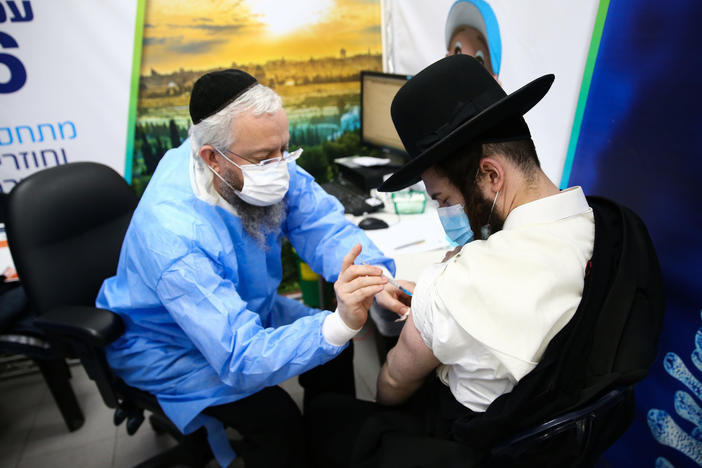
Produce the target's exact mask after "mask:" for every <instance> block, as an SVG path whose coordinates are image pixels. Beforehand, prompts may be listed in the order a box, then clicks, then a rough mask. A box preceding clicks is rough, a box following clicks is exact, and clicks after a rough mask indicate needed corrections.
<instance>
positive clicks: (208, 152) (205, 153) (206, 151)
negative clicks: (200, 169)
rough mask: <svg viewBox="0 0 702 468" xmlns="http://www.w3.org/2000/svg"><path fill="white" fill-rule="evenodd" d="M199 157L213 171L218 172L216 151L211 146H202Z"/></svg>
mask: <svg viewBox="0 0 702 468" xmlns="http://www.w3.org/2000/svg"><path fill="white" fill-rule="evenodd" d="M200 157H201V158H202V160H203V161H204V162H205V164H207V165H208V166H210V167H211V168H212V169H214V170H215V171H219V161H218V160H217V150H215V149H214V147H213V146H212V145H203V146H202V147H201V148H200Z"/></svg>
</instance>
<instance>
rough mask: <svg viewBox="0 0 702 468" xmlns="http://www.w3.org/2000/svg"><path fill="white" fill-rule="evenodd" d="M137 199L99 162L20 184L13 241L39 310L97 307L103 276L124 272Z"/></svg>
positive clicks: (11, 224)
mask: <svg viewBox="0 0 702 468" xmlns="http://www.w3.org/2000/svg"><path fill="white" fill-rule="evenodd" d="M137 201H138V200H137V197H136V194H135V193H134V191H133V190H132V188H131V187H130V186H129V184H127V182H126V181H125V180H124V179H123V178H122V177H121V176H120V175H119V174H118V173H117V172H115V171H114V170H112V169H111V168H109V167H107V166H105V165H102V164H98V163H92V162H78V163H70V164H65V165H62V166H57V167H53V168H49V169H45V170H42V171H40V172H37V173H35V174H32V175H31V176H29V177H27V178H26V179H24V180H22V181H21V182H20V183H19V184H17V185H16V186H15V188H14V189H13V190H12V191H11V192H10V195H9V197H8V200H7V237H8V243H9V245H10V250H11V252H12V255H13V259H14V261H15V266H16V268H17V272H18V274H19V276H20V278H22V282H23V284H24V286H25V288H26V290H27V293H28V295H29V297H30V298H31V300H32V302H33V305H34V307H35V308H36V310H37V312H38V313H39V314H43V313H45V312H47V311H48V310H50V309H52V308H55V307H58V306H64V305H85V306H93V305H94V304H95V299H96V297H97V292H98V291H99V289H100V286H101V284H102V282H103V280H104V279H105V278H107V277H109V276H112V275H114V274H115V272H116V271H117V263H118V260H119V253H120V249H121V246H122V241H123V239H124V234H125V232H126V230H127V227H128V225H129V221H130V219H131V216H132V213H133V211H134V209H135V208H136V205H137ZM67 277H68V279H69V280H68V281H67V280H66V278H67ZM59 279H60V280H59Z"/></svg>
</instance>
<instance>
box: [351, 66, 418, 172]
mask: <svg viewBox="0 0 702 468" xmlns="http://www.w3.org/2000/svg"><path fill="white" fill-rule="evenodd" d="M409 78H410V77H409V76H407V75H395V74H391V73H381V72H376V71H367V70H364V71H362V72H361V139H362V140H363V143H364V144H367V145H371V146H375V147H378V148H382V149H384V150H388V151H390V152H393V153H396V154H397V155H399V156H401V157H402V158H403V159H405V158H406V157H407V153H406V152H405V147H404V146H403V144H402V140H400V136H399V135H398V134H397V131H396V130H395V125H394V124H393V123H392V117H390V105H391V104H392V100H393V98H394V97H395V94H396V93H397V91H398V90H399V89H400V88H401V87H402V85H403V84H405V83H406V82H407V80H408V79H409Z"/></svg>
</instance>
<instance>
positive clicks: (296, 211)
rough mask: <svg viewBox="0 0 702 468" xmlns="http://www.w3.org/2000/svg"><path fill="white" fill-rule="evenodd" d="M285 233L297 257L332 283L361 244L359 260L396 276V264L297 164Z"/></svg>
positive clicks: (290, 193) (292, 180)
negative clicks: (353, 250) (352, 250)
mask: <svg viewBox="0 0 702 468" xmlns="http://www.w3.org/2000/svg"><path fill="white" fill-rule="evenodd" d="M287 201H288V215H287V219H286V221H285V226H284V229H285V232H286V234H287V236H288V239H289V240H290V243H291V244H292V246H293V247H294V248H295V250H296V251H297V253H298V255H299V256H300V257H301V258H302V259H303V260H304V261H305V263H307V264H308V265H309V266H310V267H311V268H312V270H314V271H315V272H316V273H318V274H320V275H322V276H323V277H324V279H326V280H327V281H329V282H333V281H336V278H337V276H338V275H339V270H340V269H341V260H342V259H343V258H344V256H345V255H346V254H347V253H348V252H349V250H351V248H352V247H353V246H354V245H356V244H358V243H360V244H361V245H362V246H363V250H362V252H361V255H360V257H359V259H360V260H362V261H365V262H368V263H370V264H371V265H379V266H380V265H382V266H385V268H387V269H388V270H389V271H390V272H391V273H392V274H393V275H394V274H395V262H394V261H393V260H392V259H390V258H388V257H386V256H385V254H383V253H382V252H381V251H380V249H378V247H376V246H375V244H373V242H372V241H371V240H370V239H369V238H368V236H366V234H365V233H364V232H363V230H362V229H360V228H359V227H358V226H356V225H355V224H353V223H352V222H350V221H349V220H347V219H346V218H345V217H344V208H343V207H342V206H341V203H339V201H338V200H337V199H336V198H334V197H332V196H331V195H329V194H328V193H327V192H325V191H324V189H323V188H322V187H320V186H319V184H317V182H315V181H314V178H313V177H312V176H311V175H310V174H308V173H307V172H306V171H305V170H304V169H302V168H301V167H299V166H298V165H297V164H292V165H291V166H290V188H289V190H288V196H287Z"/></svg>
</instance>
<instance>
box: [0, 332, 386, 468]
mask: <svg viewBox="0 0 702 468" xmlns="http://www.w3.org/2000/svg"><path fill="white" fill-rule="evenodd" d="M354 345H355V348H354V367H355V370H356V390H357V396H358V397H359V398H361V399H372V398H373V397H374V395H375V379H376V376H377V375H378V369H379V362H378V354H377V348H376V345H375V334H374V328H373V326H372V325H370V324H369V326H367V327H365V328H364V329H363V330H362V331H361V332H360V333H359V334H358V336H356V338H355V339H354ZM71 372H72V374H73V378H72V381H71V382H72V385H73V389H74V391H75V393H76V396H77V397H78V401H79V402H80V405H81V408H82V409H83V413H84V414H85V423H84V424H83V426H82V427H81V428H80V429H78V430H77V431H75V432H72V433H71V432H68V430H67V429H66V426H65V425H64V422H63V419H62V418H61V414H60V413H59V411H58V409H57V407H56V405H55V403H54V400H53V398H52V397H51V394H50V393H49V391H48V389H47V387H46V384H45V383H44V380H43V378H42V377H41V375H40V374H31V375H27V376H23V377H15V378H12V379H9V380H4V381H0V421H2V422H1V423H0V467H3V468H5V467H7V468H40V467H41V468H43V467H46V466H52V467H68V466H70V467H77V468H80V467H86V468H87V467H89V468H122V467H130V466H134V465H135V464H137V463H139V462H141V461H143V460H145V459H147V458H149V457H150V456H153V455H155V454H157V453H160V452H162V451H163V450H165V449H167V448H168V447H170V446H172V445H173V444H174V442H173V440H172V439H171V438H170V437H169V436H167V435H157V434H156V433H155V432H154V431H153V430H152V429H151V427H150V426H149V424H148V422H145V423H144V424H143V425H142V427H141V428H140V429H139V430H138V431H137V433H136V434H135V435H133V436H129V435H127V433H126V430H125V427H124V425H121V426H119V427H115V426H114V424H113V423H112V415H113V413H112V410H110V409H109V408H107V407H106V406H105V405H104V404H103V402H102V399H101V398H100V395H99V394H98V391H97V388H96V387H95V384H94V383H93V382H92V381H91V380H90V379H88V377H87V375H86V374H85V371H84V370H83V368H82V367H81V366H73V367H72V368H71ZM282 386H283V388H285V390H287V391H288V392H289V393H290V394H291V395H292V397H293V398H294V399H295V401H296V402H298V405H301V402H302V388H301V387H300V386H299V384H298V383H297V379H291V380H288V381H286V382H284V383H283V384H282ZM211 466H216V465H214V464H211Z"/></svg>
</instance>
